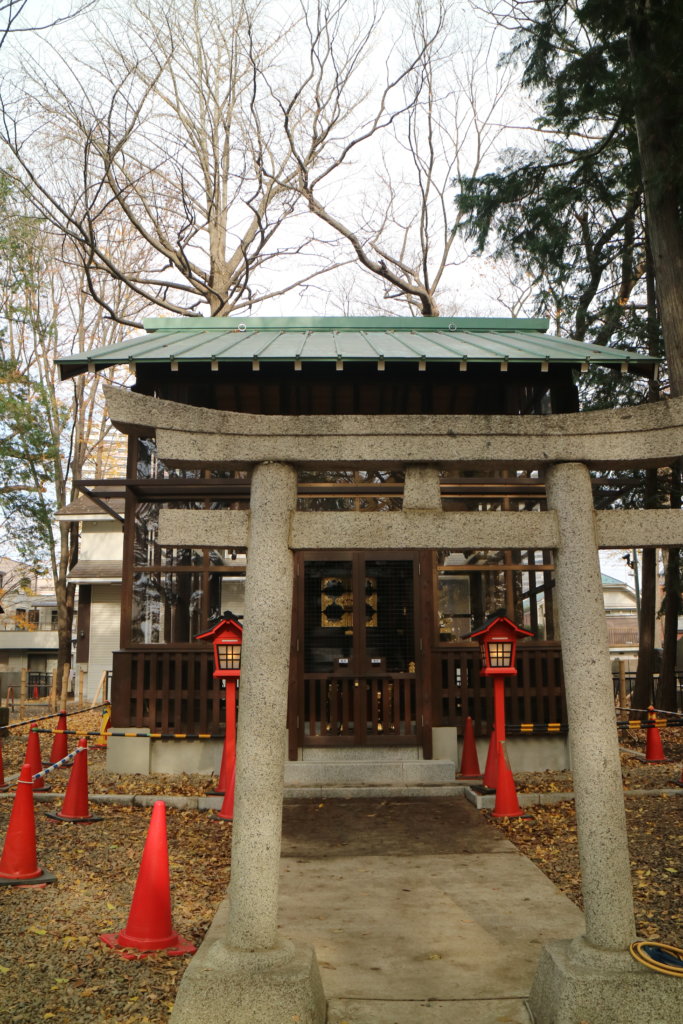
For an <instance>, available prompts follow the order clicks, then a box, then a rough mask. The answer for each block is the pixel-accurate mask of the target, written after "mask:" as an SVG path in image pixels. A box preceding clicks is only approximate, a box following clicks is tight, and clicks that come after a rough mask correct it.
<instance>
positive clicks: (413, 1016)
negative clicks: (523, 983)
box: [327, 999, 531, 1024]
mask: <svg viewBox="0 0 683 1024" xmlns="http://www.w3.org/2000/svg"><path fill="white" fill-rule="evenodd" d="M454 1021H457V1024H492V1021H505V1022H506V1024H530V1022H531V1017H530V1016H529V1013H528V1011H527V1009H526V1007H525V1005H524V1000H523V999H477V1000H461V999H458V1000H450V999H449V1000H441V999H420V1000H419V1001H418V1000H414V999H410V1000H403V999H395V1000H394V999H392V1000H380V999H330V1001H329V1003H328V1007H327V1024H453V1022H454Z"/></svg>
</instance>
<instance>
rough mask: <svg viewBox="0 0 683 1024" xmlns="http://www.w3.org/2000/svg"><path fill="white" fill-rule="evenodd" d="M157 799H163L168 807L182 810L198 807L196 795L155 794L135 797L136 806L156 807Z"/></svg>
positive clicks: (192, 809) (134, 803) (191, 809)
mask: <svg viewBox="0 0 683 1024" xmlns="http://www.w3.org/2000/svg"><path fill="white" fill-rule="evenodd" d="M157 800H163V802H164V803H165V804H166V806H167V807H175V808H177V809H178V810H180V811H194V810H196V809H197V800H198V797H196V796H153V795H150V794H147V793H145V794H140V795H138V796H135V797H133V806H134V807H154V804H155V803H156V802H157Z"/></svg>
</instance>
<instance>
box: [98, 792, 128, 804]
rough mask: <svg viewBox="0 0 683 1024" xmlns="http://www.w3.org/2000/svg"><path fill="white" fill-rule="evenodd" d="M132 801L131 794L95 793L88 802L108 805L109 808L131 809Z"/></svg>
mask: <svg viewBox="0 0 683 1024" xmlns="http://www.w3.org/2000/svg"><path fill="white" fill-rule="evenodd" d="M133 799H134V798H133V795H132V794H131V793H96V794H95V795H94V796H91V797H90V802H91V803H94V804H109V805H110V806H111V807H132V806H133Z"/></svg>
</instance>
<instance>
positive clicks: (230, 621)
mask: <svg viewBox="0 0 683 1024" xmlns="http://www.w3.org/2000/svg"><path fill="white" fill-rule="evenodd" d="M195 640H211V642H212V643H213V675H214V679H226V680H227V679H232V680H233V682H234V681H235V680H237V679H239V675H240V663H241V657H242V627H241V625H240V624H239V622H237V620H236V619H234V618H226V617H223V618H222V619H221V621H220V622H218V623H217V624H216V625H215V626H214V627H213V629H210V630H209V631H208V632H207V633H200V634H199V636H196V637H195Z"/></svg>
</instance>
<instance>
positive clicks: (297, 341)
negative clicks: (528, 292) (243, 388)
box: [58, 317, 657, 378]
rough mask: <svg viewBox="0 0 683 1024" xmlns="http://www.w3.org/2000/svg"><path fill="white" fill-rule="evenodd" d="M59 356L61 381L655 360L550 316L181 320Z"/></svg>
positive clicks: (637, 364)
mask: <svg viewBox="0 0 683 1024" xmlns="http://www.w3.org/2000/svg"><path fill="white" fill-rule="evenodd" d="M144 327H145V331H146V333H145V334H138V335H135V336H134V337H132V338H129V339H128V340H127V341H124V342H122V343H121V344H119V345H110V346H108V347H107V348H100V349H94V350H93V351H91V352H77V353H74V354H73V355H70V356H64V357H62V358H61V359H59V360H58V363H59V365H60V368H61V373H62V377H63V378H67V377H73V376H75V375H76V374H78V373H83V372H84V371H86V370H97V369H102V368H104V367H107V366H114V365H116V364H118V363H188V362H193V363H197V362H199V363H201V362H207V363H211V362H213V363H215V362H238V361H239V362H245V361H253V360H258V361H259V362H264V363H266V362H294V361H301V362H302V363H303V362H336V363H340V362H342V363H343V362H345V361H348V362H375V361H378V360H380V359H383V360H386V361H391V362H394V361H396V362H410V361H412V362H421V361H422V362H440V363H444V362H446V363H452V362H462V361H467V362H468V363H470V364H474V363H548V364H550V363H554V364H557V363H564V364H567V363H570V364H573V365H575V366H580V365H581V364H590V363H592V364H594V365H601V366H609V365H617V366H619V365H621V367H622V369H625V368H627V367H628V366H630V367H632V368H634V369H636V368H637V369H638V370H641V371H642V372H644V373H647V372H648V370H649V369H651V368H652V367H653V366H654V365H655V364H656V363H657V360H656V359H654V358H653V357H651V356H644V355H639V354H637V353H632V352H627V351H624V350H623V349H615V348H605V347H603V346H601V345H588V344H586V343H585V342H580V341H574V340H573V339H571V338H558V337H555V336H553V335H550V334H546V333H545V332H546V331H547V330H548V321H547V320H540V319H538V320H518V319H513V318H510V319H504V318H490V319H489V318H470V319H465V318H460V317H421V318H416V317H212V318H209V317H207V318H200V317H178V318H172V319H166V318H165V319H151V320H145V321H144Z"/></svg>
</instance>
